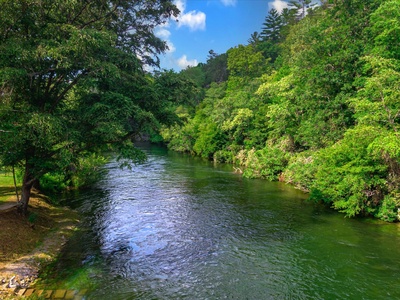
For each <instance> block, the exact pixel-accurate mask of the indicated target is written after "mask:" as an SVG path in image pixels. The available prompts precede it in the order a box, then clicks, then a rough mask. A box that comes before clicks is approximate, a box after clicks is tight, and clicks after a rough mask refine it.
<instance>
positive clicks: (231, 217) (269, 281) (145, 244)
mask: <svg viewBox="0 0 400 300" xmlns="http://www.w3.org/2000/svg"><path fill="white" fill-rule="evenodd" d="M145 151H146V152H147V154H148V157H149V159H148V161H147V162H146V163H144V164H142V165H138V166H135V167H134V168H133V169H132V170H127V169H124V170H121V169H119V168H118V165H117V164H116V163H115V162H112V163H110V164H108V165H107V166H106V168H107V170H108V175H107V176H105V177H104V179H103V180H102V181H101V182H99V183H98V184H97V185H96V186H95V187H94V188H93V189H91V190H88V191H85V192H83V193H80V194H79V195H78V196H76V197H75V198H73V199H69V201H72V203H73V205H75V206H76V207H78V209H79V210H80V211H81V212H82V214H83V216H84V218H83V221H82V230H81V231H80V232H78V233H77V234H76V236H75V237H74V238H73V239H71V241H70V242H69V243H68V244H67V246H66V247H65V249H64V251H63V254H62V257H61V258H60V261H59V263H58V265H56V266H54V269H53V270H52V271H51V272H50V273H49V274H48V277H49V278H50V283H48V284H51V280H52V282H53V284H57V285H58V286H64V287H67V288H76V289H80V290H82V289H88V292H87V299H110V300H113V299H395V298H400V276H399V275H400V235H399V227H398V226H397V225H395V224H383V223H375V222H371V221H368V220H357V219H347V218H344V217H343V215H342V214H338V213H336V212H333V211H331V210H329V209H327V208H325V207H323V206H321V205H317V204H313V203H309V202H308V201H306V198H307V195H305V194H303V193H302V192H300V191H298V190H295V189H293V188H291V187H290V186H287V185H285V184H282V183H270V182H267V181H263V180H249V179H244V178H242V177H241V176H240V175H238V174H234V173H233V172H232V168H231V167H230V166H221V165H220V166H215V165H213V164H212V163H211V162H206V161H203V160H199V159H195V158H191V157H188V156H183V155H180V154H175V153H171V152H168V151H167V150H165V149H163V148H157V147H150V148H147V149H146V150H145ZM48 282H49V281H48Z"/></svg>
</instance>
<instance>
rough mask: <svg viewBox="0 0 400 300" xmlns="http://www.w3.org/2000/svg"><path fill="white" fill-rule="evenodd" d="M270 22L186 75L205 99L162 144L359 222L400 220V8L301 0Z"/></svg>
mask: <svg viewBox="0 0 400 300" xmlns="http://www.w3.org/2000/svg"><path fill="white" fill-rule="evenodd" d="M260 25H261V31H260V33H258V32H255V33H253V34H252V35H251V36H250V37H249V40H248V44H247V45H238V46H236V47H234V48H231V49H229V50H228V51H227V53H223V54H217V53H215V52H214V51H210V53H209V57H208V60H207V62H206V63H204V64H199V65H198V66H196V67H190V68H187V69H185V70H183V71H181V72H180V73H179V74H174V76H177V78H180V80H185V81H190V82H191V83H192V85H191V91H193V90H197V91H196V92H195V93H194V94H193V97H192V98H191V99H190V101H189V102H186V103H185V102H181V103H179V104H178V105H176V106H175V112H176V113H177V115H178V116H179V118H180V122H177V123H175V124H174V125H172V126H163V129H162V131H161V136H162V139H163V140H164V141H165V142H166V143H168V146H169V147H170V148H171V149H173V150H176V151H181V152H188V153H192V154H194V155H198V156H201V157H204V158H207V159H212V160H214V161H216V162H227V163H232V164H234V165H236V168H237V170H241V171H242V172H243V174H244V176H247V177H251V178H265V179H268V180H281V181H285V182H287V183H290V184H293V185H294V186H296V187H298V188H300V189H302V190H304V191H307V192H309V193H310V199H313V200H315V201H322V202H324V203H327V204H328V205H331V206H332V207H333V208H335V209H337V210H339V211H341V212H344V213H345V214H346V215H347V216H350V217H352V216H359V215H361V216H373V217H376V218H379V219H382V220H385V221H399V220H400V213H399V212H400V190H399V187H400V136H399V130H400V88H399V87H400V31H399V28H400V2H399V1H398V0H388V1H383V0H363V1H361V0H351V1H336V0H330V1H321V2H320V3H319V5H318V6H317V5H314V2H311V1H310V0H302V1H301V0H299V1H290V2H289V6H288V8H286V9H284V10H283V11H282V12H278V11H277V10H275V9H272V10H270V11H269V12H268V14H267V16H266V18H265V22H264V23H263V24H260ZM158 139H159V140H160V139H161V138H160V137H159V138H158Z"/></svg>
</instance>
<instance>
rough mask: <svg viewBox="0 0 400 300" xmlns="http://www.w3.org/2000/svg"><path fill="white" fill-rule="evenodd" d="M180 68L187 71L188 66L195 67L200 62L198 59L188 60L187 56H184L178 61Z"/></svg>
mask: <svg viewBox="0 0 400 300" xmlns="http://www.w3.org/2000/svg"><path fill="white" fill-rule="evenodd" d="M177 63H178V66H179V67H180V68H182V69H186V68H187V67H188V66H190V67H195V66H197V64H198V62H197V59H192V60H188V59H187V56H186V55H183V56H182V57H181V58H179V59H178V60H177Z"/></svg>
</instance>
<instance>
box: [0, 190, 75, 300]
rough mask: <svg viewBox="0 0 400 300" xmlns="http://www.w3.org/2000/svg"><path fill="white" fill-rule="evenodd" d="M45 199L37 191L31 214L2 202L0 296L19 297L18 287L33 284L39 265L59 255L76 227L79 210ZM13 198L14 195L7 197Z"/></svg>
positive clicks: (42, 265) (30, 207)
mask: <svg viewBox="0 0 400 300" xmlns="http://www.w3.org/2000/svg"><path fill="white" fill-rule="evenodd" d="M46 200H47V199H46V197H45V196H44V195H42V194H40V193H38V192H37V191H34V193H33V196H32V198H31V200H30V203H29V213H30V214H29V216H28V218H23V217H21V216H20V215H19V214H18V213H17V211H16V208H15V207H11V208H10V206H9V204H6V203H4V202H3V203H2V204H1V205H0V299H7V298H8V299H13V298H16V296H15V291H17V290H18V288H26V287H29V286H31V285H32V284H34V282H35V280H36V279H37V277H38V273H39V271H40V269H41V268H43V267H44V266H45V265H47V264H48V263H50V262H51V261H53V260H54V259H55V258H56V257H57V254H58V253H59V251H60V250H61V248H62V246H63V245H64V244H65V242H66V241H67V240H68V238H69V237H70V236H71V235H72V233H73V232H74V231H75V230H76V227H77V224H78V223H79V216H78V213H77V212H76V211H73V210H70V209H68V208H63V207H55V206H52V205H50V204H49V203H48V201H46ZM13 202H14V203H15V199H9V201H8V203H13ZM1 207H3V208H7V209H5V210H1ZM10 283H11V287H10Z"/></svg>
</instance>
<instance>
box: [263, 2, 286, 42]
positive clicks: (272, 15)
mask: <svg viewBox="0 0 400 300" xmlns="http://www.w3.org/2000/svg"><path fill="white" fill-rule="evenodd" d="M282 26H283V20H282V17H281V15H280V14H279V12H278V11H277V10H276V9H275V8H273V9H271V10H270V11H269V12H268V15H267V16H266V18H265V22H264V23H263V27H262V31H261V37H262V38H263V40H265V41H270V42H272V43H277V42H278V41H279V40H280V39H281V28H282Z"/></svg>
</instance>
